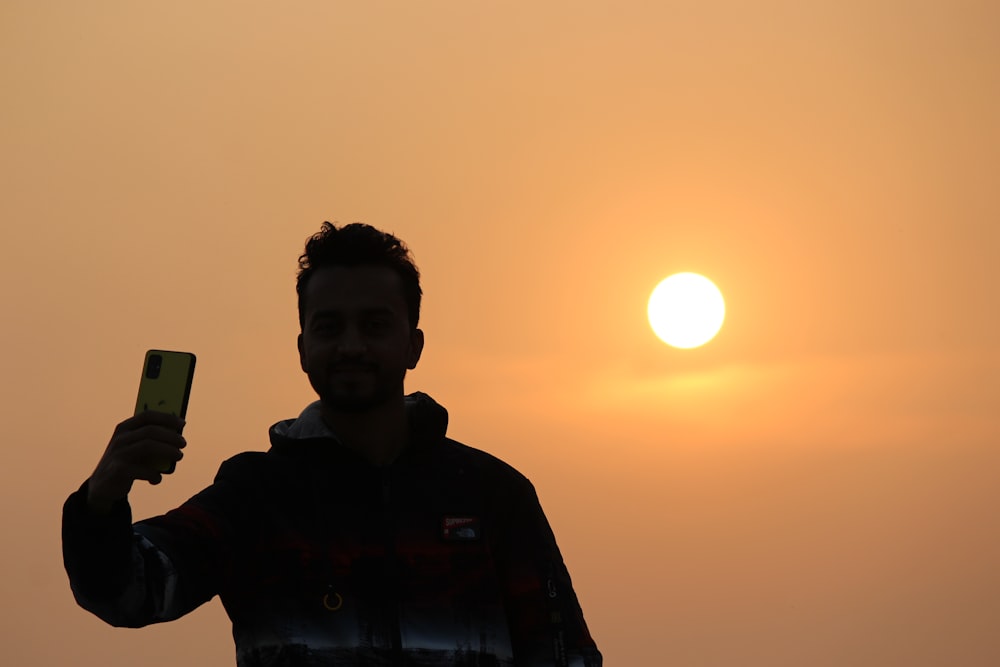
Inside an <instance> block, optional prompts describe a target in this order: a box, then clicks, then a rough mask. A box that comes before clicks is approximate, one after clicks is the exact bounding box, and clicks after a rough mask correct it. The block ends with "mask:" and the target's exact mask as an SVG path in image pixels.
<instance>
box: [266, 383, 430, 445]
mask: <svg viewBox="0 0 1000 667" xmlns="http://www.w3.org/2000/svg"><path fill="white" fill-rule="evenodd" d="M405 400H406V416H407V419H408V420H409V424H410V436H411V439H410V442H411V443H412V444H413V445H415V446H420V445H421V444H426V443H431V442H436V441H438V440H440V439H441V438H443V437H445V434H446V433H447V432H448V411H447V410H445V409H444V407H443V406H442V405H440V404H439V403H438V402H437V401H435V400H434V399H433V398H431V397H430V396H428V395H427V394H425V393H423V392H420V391H418V392H414V393H412V394H408V395H407V396H406V398H405ZM270 437H271V445H272V447H275V448H284V447H286V446H288V445H291V444H294V443H301V442H302V441H307V440H317V439H323V440H330V439H333V440H336V439H337V434H336V433H334V432H333V431H332V430H330V427H328V426H327V425H326V423H325V422H324V421H323V419H322V417H321V416H320V402H319V401H313V402H312V403H310V404H309V405H307V406H306V407H305V409H304V410H303V411H302V412H301V413H300V414H299V416H298V417H296V418H294V419H285V420H283V421H280V422H278V423H277V424H275V425H274V426H272V427H271V429H270Z"/></svg>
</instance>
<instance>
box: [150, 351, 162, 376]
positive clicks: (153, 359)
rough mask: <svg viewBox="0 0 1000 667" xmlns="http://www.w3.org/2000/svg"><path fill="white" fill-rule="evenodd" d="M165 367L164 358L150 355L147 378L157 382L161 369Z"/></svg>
mask: <svg viewBox="0 0 1000 667" xmlns="http://www.w3.org/2000/svg"><path fill="white" fill-rule="evenodd" d="M162 366H163V356H162V355H159V354H151V355H149V363H148V364H146V377H148V378H149V379H150V380H155V379H156V378H158V377H160V368H161V367H162Z"/></svg>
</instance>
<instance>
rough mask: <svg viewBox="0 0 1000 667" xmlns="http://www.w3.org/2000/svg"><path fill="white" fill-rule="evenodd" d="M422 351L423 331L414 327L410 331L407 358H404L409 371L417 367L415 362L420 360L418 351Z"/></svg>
mask: <svg viewBox="0 0 1000 667" xmlns="http://www.w3.org/2000/svg"><path fill="white" fill-rule="evenodd" d="M423 351H424V332H423V331H422V330H420V329H414V330H413V331H411V332H410V350H409V358H408V359H407V360H406V367H407V368H408V369H410V370H411V371H412V370H413V369H414V368H416V367H417V362H418V361H420V353H421V352H423Z"/></svg>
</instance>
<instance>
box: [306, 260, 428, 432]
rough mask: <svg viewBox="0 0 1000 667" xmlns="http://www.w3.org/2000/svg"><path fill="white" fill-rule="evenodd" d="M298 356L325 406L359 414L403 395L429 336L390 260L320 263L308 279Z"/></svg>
mask: <svg viewBox="0 0 1000 667" xmlns="http://www.w3.org/2000/svg"><path fill="white" fill-rule="evenodd" d="M298 346H299V361H300V363H301V364H302V370H303V371H305V372H306V374H307V375H308V376H309V383H310V384H311V385H312V387H313V389H314V390H315V391H316V393H317V394H319V397H320V399H321V400H322V401H323V404H324V406H325V407H326V408H328V409H332V410H335V411H338V412H352V413H360V412H365V411H367V410H370V409H372V408H374V407H376V406H379V405H382V404H384V403H386V402H388V401H390V400H393V399H396V398H399V397H401V396H402V395H403V377H404V376H405V375H406V371H407V370H409V369H412V368H414V367H416V365H417V361H418V360H419V359H420V352H421V351H422V350H423V346H424V337H423V332H422V331H420V330H419V329H413V328H411V327H410V322H409V317H408V315H407V308H406V300H405V299H404V298H403V288H402V285H401V284H400V278H399V276H397V275H396V273H395V272H394V271H393V270H392V269H389V268H388V267H384V266H356V267H347V266H334V267H327V268H322V269H317V271H316V273H315V274H313V276H312V278H310V279H309V282H308V284H307V285H306V293H305V312H304V322H303V327H302V333H301V334H299V340H298Z"/></svg>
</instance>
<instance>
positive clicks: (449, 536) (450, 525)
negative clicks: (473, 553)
mask: <svg viewBox="0 0 1000 667" xmlns="http://www.w3.org/2000/svg"><path fill="white" fill-rule="evenodd" d="M482 534H483V529H482V525H481V524H480V522H479V517H478V516H446V517H445V518H443V519H441V537H443V538H444V539H445V541H446V542H472V541H474V540H478V539H479V538H480V537H482Z"/></svg>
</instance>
